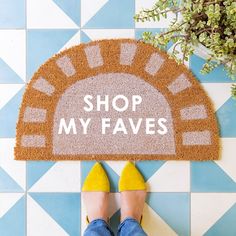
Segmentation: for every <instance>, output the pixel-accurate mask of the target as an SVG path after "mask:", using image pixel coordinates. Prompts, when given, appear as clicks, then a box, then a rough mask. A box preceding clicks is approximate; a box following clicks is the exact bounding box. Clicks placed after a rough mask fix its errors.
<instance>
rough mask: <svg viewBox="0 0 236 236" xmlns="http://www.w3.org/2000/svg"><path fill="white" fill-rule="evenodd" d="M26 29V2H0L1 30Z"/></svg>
mask: <svg viewBox="0 0 236 236" xmlns="http://www.w3.org/2000/svg"><path fill="white" fill-rule="evenodd" d="M24 27H25V0H11V1H9V0H1V1H0V28H1V29H3V28H6V29H9V28H12V29H20V28H24Z"/></svg>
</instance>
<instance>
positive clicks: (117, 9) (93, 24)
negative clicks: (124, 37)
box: [81, 0, 135, 29]
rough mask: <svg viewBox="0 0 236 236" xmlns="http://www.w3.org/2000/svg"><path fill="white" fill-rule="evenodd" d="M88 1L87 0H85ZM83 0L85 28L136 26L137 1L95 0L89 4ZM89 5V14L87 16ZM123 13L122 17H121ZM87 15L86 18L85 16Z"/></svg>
mask: <svg viewBox="0 0 236 236" xmlns="http://www.w3.org/2000/svg"><path fill="white" fill-rule="evenodd" d="M83 1H87V0H83ZM83 1H82V9H83V14H82V20H81V21H82V22H83V24H82V27H83V28H103V29H130V28H134V21H133V16H134V12H135V1H126V0H109V1H106V2H104V1H97V0H96V1H95V5H94V7H93V6H92V7H91V5H93V3H91V1H89V2H90V3H91V5H90V6H89V3H87V4H85V3H84V2H83ZM88 6H89V7H91V8H92V9H91V10H89V15H88V16H85V14H84V13H85V12H86V9H88ZM121 15H122V17H120V16H121ZM83 17H85V19H84V18H83Z"/></svg>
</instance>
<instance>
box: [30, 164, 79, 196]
mask: <svg viewBox="0 0 236 236" xmlns="http://www.w3.org/2000/svg"><path fill="white" fill-rule="evenodd" d="M80 185H81V184H80V162H78V161H77V162H75V161H68V162H56V163H55V164H54V165H53V166H52V167H51V168H50V169H49V170H48V171H47V172H46V173H45V174H44V175H43V176H42V177H41V178H40V179H39V180H38V181H37V182H36V183H35V184H34V185H33V186H32V187H31V188H30V190H29V192H80Z"/></svg>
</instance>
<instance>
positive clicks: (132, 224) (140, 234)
mask: <svg viewBox="0 0 236 236" xmlns="http://www.w3.org/2000/svg"><path fill="white" fill-rule="evenodd" d="M117 235H118V236H147V234H146V233H145V232H144V230H143V229H142V227H141V225H140V224H139V223H138V221H137V220H135V219H133V218H126V219H125V220H124V221H123V222H121V224H120V225H119V228H118V234H117Z"/></svg>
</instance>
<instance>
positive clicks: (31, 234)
mask: <svg viewBox="0 0 236 236" xmlns="http://www.w3.org/2000/svg"><path fill="white" fill-rule="evenodd" d="M27 235H28V236H42V235H56V236H69V235H68V234H67V233H66V232H65V230H64V229H63V228H62V227H61V226H60V225H59V224H57V222H56V221H55V220H54V219H53V218H51V217H50V216H49V215H48V214H47V212H45V211H44V210H43V209H42V208H41V206H40V205H39V204H38V203H37V202H35V201H34V199H33V198H31V197H30V196H29V195H28V196H27Z"/></svg>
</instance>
